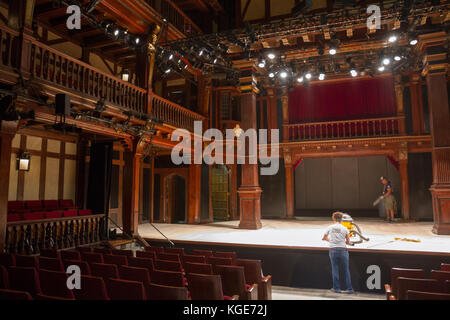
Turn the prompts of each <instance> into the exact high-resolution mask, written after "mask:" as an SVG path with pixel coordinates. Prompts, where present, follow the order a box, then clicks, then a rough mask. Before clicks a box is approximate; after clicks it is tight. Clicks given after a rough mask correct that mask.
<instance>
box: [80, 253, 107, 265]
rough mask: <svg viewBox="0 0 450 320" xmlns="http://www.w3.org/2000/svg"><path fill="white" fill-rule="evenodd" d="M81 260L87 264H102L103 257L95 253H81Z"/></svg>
mask: <svg viewBox="0 0 450 320" xmlns="http://www.w3.org/2000/svg"><path fill="white" fill-rule="evenodd" d="M80 254H81V260H83V261H86V262H88V263H103V255H102V254H101V253H95V252H81V253H80Z"/></svg>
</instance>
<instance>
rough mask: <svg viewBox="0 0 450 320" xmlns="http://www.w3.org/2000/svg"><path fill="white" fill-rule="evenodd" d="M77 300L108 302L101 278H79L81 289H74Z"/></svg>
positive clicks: (84, 276)
mask: <svg viewBox="0 0 450 320" xmlns="http://www.w3.org/2000/svg"><path fill="white" fill-rule="evenodd" d="M73 293H74V295H75V297H76V299H77V300H109V297H108V294H107V293H106V286H105V282H104V281H103V278H102V277H94V276H86V275H82V276H81V288H80V289H74V290H73Z"/></svg>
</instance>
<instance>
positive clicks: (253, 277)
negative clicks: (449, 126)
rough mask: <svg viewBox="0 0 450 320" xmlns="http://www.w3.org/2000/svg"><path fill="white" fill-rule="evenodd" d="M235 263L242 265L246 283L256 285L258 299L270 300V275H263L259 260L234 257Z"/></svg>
mask: <svg viewBox="0 0 450 320" xmlns="http://www.w3.org/2000/svg"><path fill="white" fill-rule="evenodd" d="M236 265H238V266H242V267H244V273H245V281H247V284H248V285H253V284H254V283H256V284H257V285H258V300H272V276H271V275H268V276H264V274H263V271H262V267H261V261H260V260H251V259H236Z"/></svg>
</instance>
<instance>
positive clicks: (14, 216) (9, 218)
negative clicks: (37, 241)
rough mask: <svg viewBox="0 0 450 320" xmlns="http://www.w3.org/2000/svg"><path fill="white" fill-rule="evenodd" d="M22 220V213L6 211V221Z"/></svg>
mask: <svg viewBox="0 0 450 320" xmlns="http://www.w3.org/2000/svg"><path fill="white" fill-rule="evenodd" d="M22 220H23V215H22V214H20V213H8V215H7V216H6V221H7V222H16V221H22Z"/></svg>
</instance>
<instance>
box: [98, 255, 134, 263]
mask: <svg viewBox="0 0 450 320" xmlns="http://www.w3.org/2000/svg"><path fill="white" fill-rule="evenodd" d="M103 261H104V263H108V264H115V265H116V266H127V265H128V259H127V256H114V255H112V254H104V255H103Z"/></svg>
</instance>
